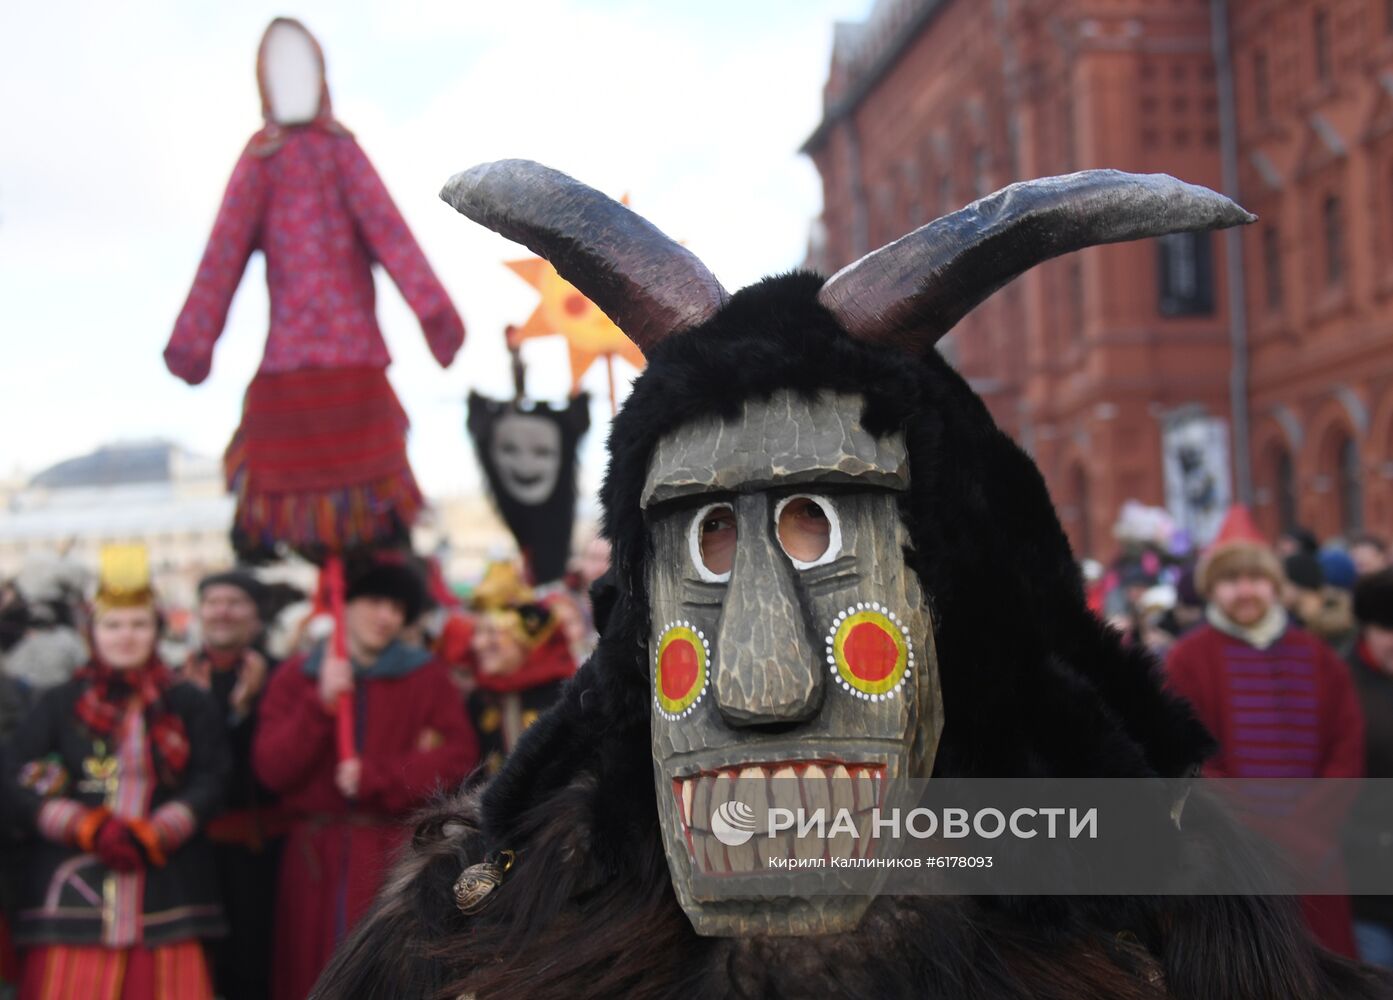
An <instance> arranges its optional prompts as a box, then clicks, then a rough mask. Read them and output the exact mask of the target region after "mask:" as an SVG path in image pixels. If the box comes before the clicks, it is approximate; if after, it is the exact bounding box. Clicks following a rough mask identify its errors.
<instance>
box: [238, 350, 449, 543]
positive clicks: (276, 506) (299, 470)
mask: <svg viewBox="0 0 1393 1000" xmlns="http://www.w3.org/2000/svg"><path fill="white" fill-rule="evenodd" d="M408 426H409V421H408V420H407V417H406V411H405V410H403V409H402V406H401V403H400V402H399V401H398V400H397V396H396V393H394V392H393V391H392V386H391V383H389V382H388V381H387V373H386V372H385V371H383V370H382V369H380V368H338V369H334V368H330V369H319V370H309V371H299V372H280V373H270V374H258V375H257V376H256V378H255V379H253V380H252V384H251V385H250V386H248V387H247V394H246V399H245V402H244V403H243V407H242V424H241V426H240V427H238V429H237V433H236V434H235V435H233V438H232V443H231V444H229V445H228V447H227V454H226V456H225V457H224V460H223V464H224V469H225V471H226V474H227V483H228V488H229V489H230V490H232V492H233V493H234V494H235V495H236V497H237V513H236V515H235V525H234V531H233V534H234V537H235V538H236V540H237V547H238V549H239V550H241V551H243V552H244V553H245V552H249V553H270V552H271V551H272V550H273V549H274V548H275V546H276V545H277V544H278V543H280V544H285V545H289V546H291V547H292V548H295V549H297V550H299V551H301V552H304V553H306V554H322V553H324V552H326V551H328V552H335V551H344V550H347V549H351V548H355V547H357V546H374V545H384V544H390V543H392V542H396V541H399V540H400V539H401V538H402V537H403V536H404V535H405V533H406V530H407V529H408V528H409V527H410V525H411V523H412V522H413V521H414V520H415V518H416V514H417V513H418V512H419V511H420V509H421V506H422V499H421V491H420V490H419V489H418V488H417V486H416V480H415V477H413V476H412V474H411V466H410V465H409V464H408V462H407V458H406V431H407V428H408ZM312 557H313V556H312Z"/></svg>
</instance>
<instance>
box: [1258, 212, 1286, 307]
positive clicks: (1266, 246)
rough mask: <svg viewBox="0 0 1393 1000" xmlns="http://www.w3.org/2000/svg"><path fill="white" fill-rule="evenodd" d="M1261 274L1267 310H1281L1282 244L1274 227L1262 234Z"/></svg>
mask: <svg viewBox="0 0 1393 1000" xmlns="http://www.w3.org/2000/svg"><path fill="white" fill-rule="evenodd" d="M1262 273H1263V285H1264V286H1265V289H1266V292H1267V308H1268V309H1270V310H1272V311H1273V312H1275V311H1277V310H1278V309H1280V308H1282V242H1281V235H1280V234H1279V233H1278V232H1277V227H1276V226H1269V227H1268V228H1267V229H1266V230H1265V231H1264V232H1263V234H1262Z"/></svg>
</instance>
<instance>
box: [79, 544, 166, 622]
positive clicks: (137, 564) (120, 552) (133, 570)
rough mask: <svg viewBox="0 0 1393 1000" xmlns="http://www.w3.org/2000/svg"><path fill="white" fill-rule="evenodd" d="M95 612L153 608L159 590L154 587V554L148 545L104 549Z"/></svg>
mask: <svg viewBox="0 0 1393 1000" xmlns="http://www.w3.org/2000/svg"><path fill="white" fill-rule="evenodd" d="M93 605H94V611H95V612H96V613H97V614H101V613H102V612H103V611H110V610H112V609H115V608H153V607H154V606H155V589H154V587H153V586H152V585H151V583H150V553H149V552H148V551H147V550H146V548H145V546H144V545H104V546H102V551H101V568H100V569H99V571H98V574H97V596H96V599H95V600H94V601H93Z"/></svg>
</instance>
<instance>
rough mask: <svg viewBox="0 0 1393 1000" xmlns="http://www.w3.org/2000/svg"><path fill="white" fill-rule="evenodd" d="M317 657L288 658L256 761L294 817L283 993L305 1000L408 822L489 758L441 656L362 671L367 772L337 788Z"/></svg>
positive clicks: (260, 730) (283, 909)
mask: <svg viewBox="0 0 1393 1000" xmlns="http://www.w3.org/2000/svg"><path fill="white" fill-rule="evenodd" d="M306 659H307V658H306V657H304V656H299V657H295V658H294V659H292V660H289V661H287V662H286V663H283V664H282V665H281V666H280V668H279V669H277V670H276V672H275V674H274V675H273V676H272V678H271V683H270V685H269V686H268V687H267V689H266V693H265V695H264V696H263V698H262V700H261V706H260V709H259V717H258V724H257V730H256V738H255V742H254V744H253V748H252V761H253V765H254V767H255V769H256V775H257V777H258V778H259V779H260V780H261V782H262V783H263V784H264V785H265V786H266V787H267V788H269V789H271V790H272V791H274V792H277V793H279V794H280V796H281V803H282V807H283V808H284V810H285V811H286V812H287V813H288V814H289V816H290V824H291V825H290V832H289V834H288V835H287V838H286V843H285V848H284V854H283V856H282V857H283V861H282V864H281V873H280V886H279V891H278V893H277V899H276V921H275V923H276V930H275V949H274V961H273V966H272V967H273V968H274V970H275V971H274V973H273V982H272V992H271V995H272V997H273V1000H304V997H306V996H307V995H308V994H309V991H310V989H311V987H312V986H313V985H314V982H315V980H316V979H317V978H318V976H319V973H320V971H321V970H322V969H323V968H324V966H325V964H326V963H327V962H328V960H329V956H330V955H332V954H333V951H334V948H335V947H336V946H337V945H338V944H339V942H341V941H342V940H343V938H344V937H345V936H346V935H347V933H348V931H349V930H350V929H351V928H352V927H353V925H354V924H355V923H357V921H358V920H359V918H360V917H361V916H362V915H363V913H364V912H366V910H367V908H368V906H369V905H370V904H371V902H372V900H373V898H374V897H375V896H376V895H377V891H378V890H379V889H380V888H381V886H382V881H383V878H384V876H385V875H386V872H387V869H388V867H389V865H390V864H391V860H392V858H393V856H394V855H395V854H396V853H397V852H398V850H399V849H400V847H401V846H402V845H403V844H404V843H405V841H406V839H407V838H408V837H409V836H410V832H411V831H410V828H409V826H408V825H407V823H406V819H407V818H408V817H409V816H410V814H411V813H412V812H413V811H414V810H415V809H417V808H418V807H419V806H421V805H422V804H423V803H424V802H425V801H426V800H427V798H429V796H430V795H432V794H433V793H434V792H435V790H436V789H441V788H443V789H453V788H454V787H455V786H456V785H458V784H459V783H460V782H461V781H462V780H463V779H464V778H465V776H466V775H468V773H469V771H470V769H471V768H472V767H473V766H474V762H475V761H476V760H477V759H478V744H477V741H476V739H475V736H474V730H473V727H472V726H471V725H470V724H469V720H468V718H467V716H466V713H465V708H464V702H463V699H462V698H461V697H460V694H459V692H458V690H457V689H456V688H455V687H454V685H453V684H452V683H451V682H450V679H449V676H448V674H447V672H446V668H445V667H444V666H443V665H442V664H440V663H438V662H436V661H435V660H431V661H429V662H427V663H426V664H425V665H424V666H420V667H417V668H416V669H414V670H412V671H410V672H409V673H406V674H405V675H403V676H398V677H390V678H379V679H367V680H364V679H361V678H360V679H359V681H358V686H357V689H356V690H355V692H354V698H355V702H356V716H355V717H356V721H357V728H358V747H359V752H360V755H361V760H362V768H363V770H362V780H361V784H360V793H359V796H358V798H357V799H356V800H354V801H349V800H348V799H345V798H344V797H343V795H341V794H340V793H339V790H338V788H337V787H336V786H335V784H334V772H335V770H336V768H337V764H338V761H337V753H336V747H335V739H334V719H333V717H332V716H331V715H330V714H329V713H328V712H326V711H325V709H324V706H323V704H322V702H321V701H320V698H319V683H318V681H317V679H315V678H314V677H311V676H309V675H307V674H306V673H305V661H306Z"/></svg>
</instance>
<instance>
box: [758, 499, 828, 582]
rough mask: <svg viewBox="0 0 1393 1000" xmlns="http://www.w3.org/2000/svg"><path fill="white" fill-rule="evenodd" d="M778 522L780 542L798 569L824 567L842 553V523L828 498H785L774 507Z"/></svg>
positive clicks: (775, 518)
mask: <svg viewBox="0 0 1393 1000" xmlns="http://www.w3.org/2000/svg"><path fill="white" fill-rule="evenodd" d="M774 523H775V525H776V526H777V528H778V534H779V544H780V545H781V546H783V550H784V552H785V553H787V555H788V558H789V560H790V561H792V563H793V565H794V566H795V567H797V568H798V569H812V568H813V567H814V566H824V565H826V564H827V563H830V562H831V561H832V560H833V559H835V558H837V556H839V555H840V554H841V550H842V526H841V522H840V521H838V520H837V511H836V508H834V507H833V506H832V503H831V501H829V500H828V499H827V498H826V497H819V496H792V497H785V498H784V499H782V500H780V501H779V504H778V506H777V507H775V508H774Z"/></svg>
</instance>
